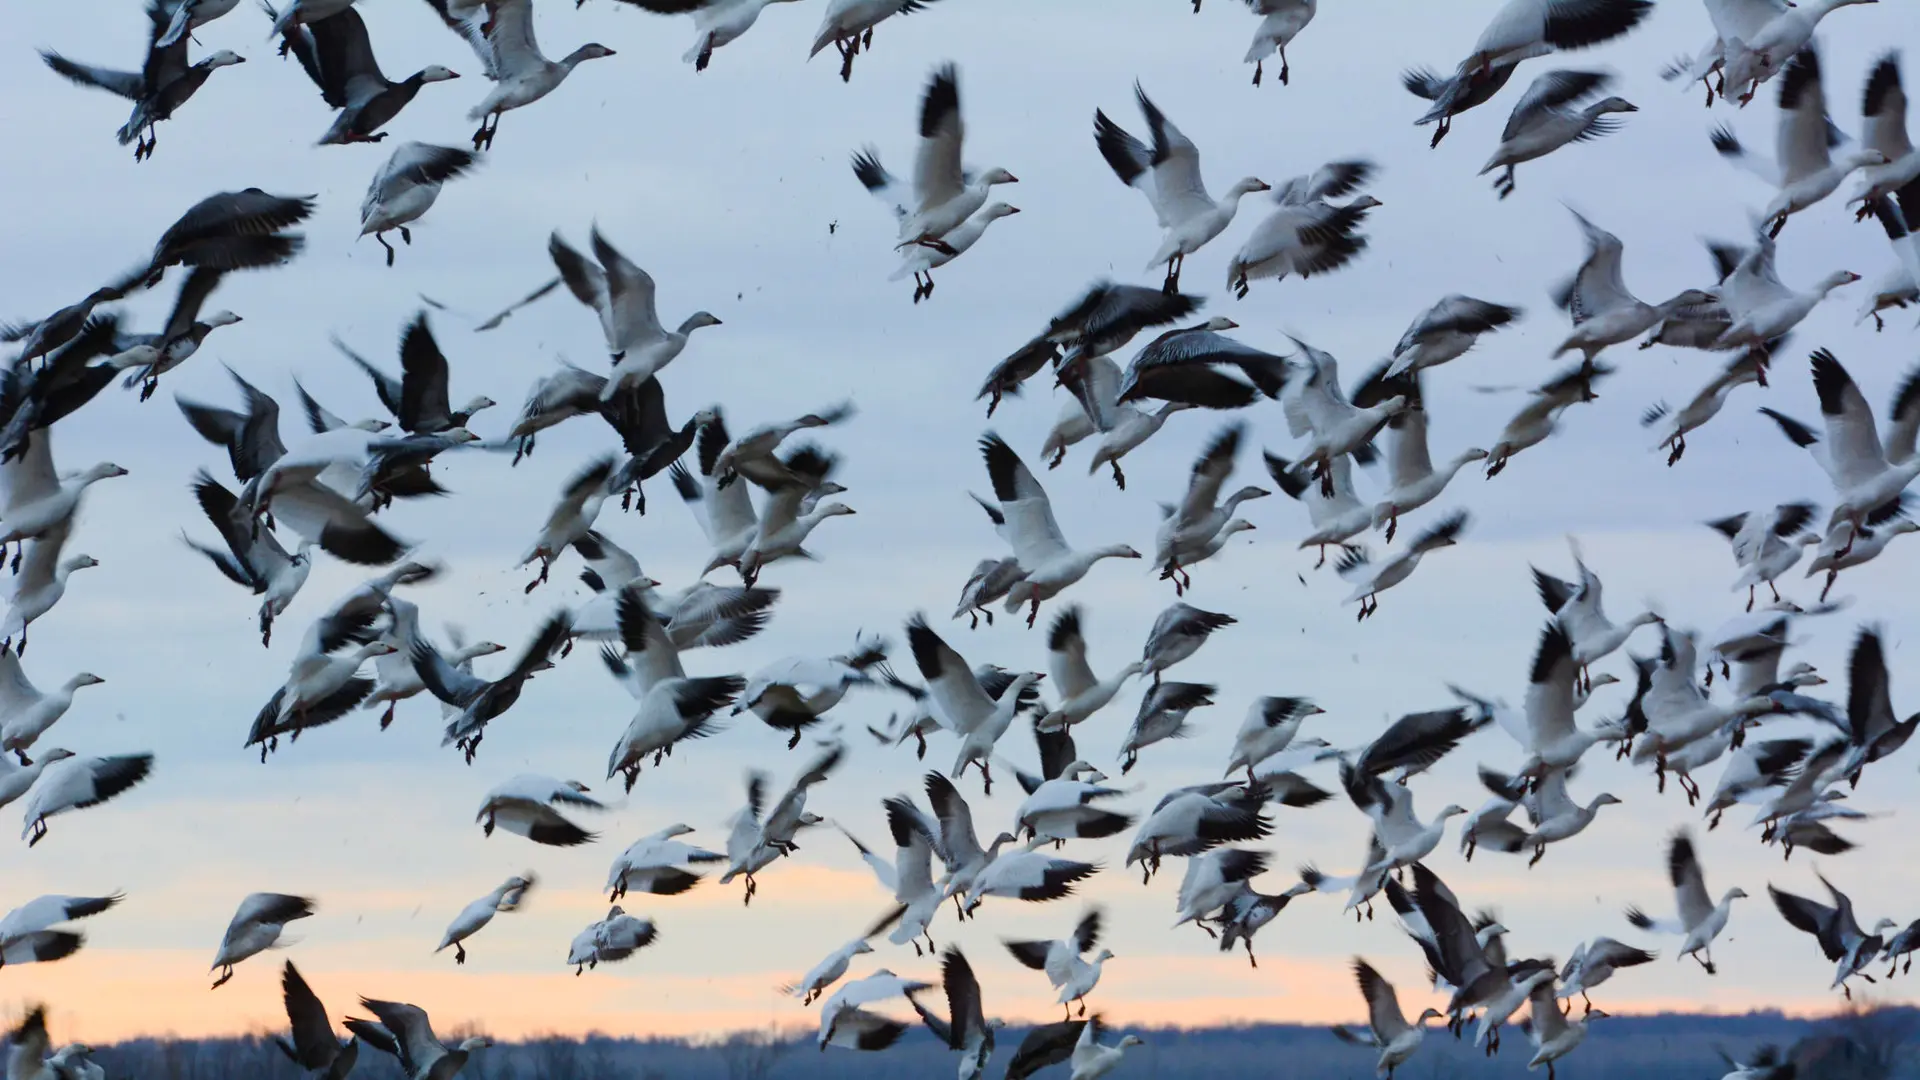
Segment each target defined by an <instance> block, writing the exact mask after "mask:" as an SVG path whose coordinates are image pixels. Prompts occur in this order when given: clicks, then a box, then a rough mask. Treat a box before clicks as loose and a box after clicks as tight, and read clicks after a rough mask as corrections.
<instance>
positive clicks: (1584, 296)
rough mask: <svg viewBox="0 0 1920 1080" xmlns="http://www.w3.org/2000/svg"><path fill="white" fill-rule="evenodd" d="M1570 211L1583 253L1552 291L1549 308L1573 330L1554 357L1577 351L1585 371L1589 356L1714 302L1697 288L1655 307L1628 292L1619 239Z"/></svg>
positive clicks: (1591, 363)
mask: <svg viewBox="0 0 1920 1080" xmlns="http://www.w3.org/2000/svg"><path fill="white" fill-rule="evenodd" d="M1569 213H1571V214H1573V220H1574V221H1576V222H1578V223H1579V225H1580V231H1581V233H1582V234H1583V235H1584V236H1585V238H1586V242H1587V252H1586V256H1585V258H1583V259H1582V260H1581V263H1580V269H1579V270H1578V271H1576V272H1575V273H1574V276H1573V277H1571V278H1569V279H1567V280H1566V281H1565V282H1563V283H1561V284H1560V285H1559V286H1558V287H1556V288H1555V289H1554V291H1553V302H1554V306H1556V307H1558V308H1560V309H1561V310H1563V311H1565V312H1566V313H1567V316H1568V318H1570V319H1571V320H1572V321H1573V332H1572V333H1571V334H1569V335H1567V338H1566V340H1564V341H1562V342H1561V343H1560V347H1559V348H1557V349H1555V350H1554V352H1553V355H1554V356H1556V357H1558V356H1563V355H1565V354H1567V353H1570V352H1579V353H1580V355H1581V357H1582V359H1583V360H1584V361H1585V363H1586V368H1592V366H1593V360H1594V357H1597V356H1599V355H1600V354H1601V353H1602V352H1605V351H1606V350H1607V348H1608V347H1609V346H1613V345H1619V344H1621V343H1623V342H1626V341H1631V340H1632V339H1634V338H1636V337H1638V336H1640V334H1642V333H1644V332H1645V331H1647V330H1649V329H1652V328H1653V327H1655V326H1657V325H1659V324H1660V323H1661V322H1662V321H1663V320H1665V319H1666V318H1667V317H1668V316H1669V315H1672V314H1673V313H1674V312H1676V311H1679V310H1680V309H1682V308H1683V307H1685V306H1687V305H1689V304H1696V303H1699V302H1701V301H1703V300H1711V299H1713V297H1712V296H1711V295H1710V294H1708V293H1705V292H1703V291H1701V290H1698V289H1689V290H1686V291H1684V292H1681V293H1679V294H1678V295H1676V296H1675V297H1673V299H1671V300H1668V301H1666V302H1665V303H1663V304H1659V305H1654V304H1648V303H1646V302H1645V301H1642V300H1640V299H1639V298H1638V297H1636V296H1634V295H1633V294H1632V293H1631V292H1628V291H1627V283H1626V279H1625V278H1624V277H1623V276H1622V275H1621V272H1620V264H1621V256H1622V253H1623V252H1624V251H1625V250H1626V246H1625V245H1624V244H1622V243H1621V242H1620V238H1619V237H1617V236H1615V235H1613V234H1612V233H1610V232H1608V231H1606V230H1605V229H1602V228H1600V227H1599V226H1598V225H1595V224H1594V223H1593V222H1591V221H1589V220H1587V218H1586V216H1585V215H1583V214H1581V213H1580V212H1579V211H1578V210H1571V209H1570V210H1569ZM1586 368H1583V370H1586Z"/></svg>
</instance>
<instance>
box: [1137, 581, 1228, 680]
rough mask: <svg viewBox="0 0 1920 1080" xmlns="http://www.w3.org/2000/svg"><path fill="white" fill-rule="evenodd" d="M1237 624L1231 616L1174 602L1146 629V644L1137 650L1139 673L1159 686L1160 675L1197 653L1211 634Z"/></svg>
mask: <svg viewBox="0 0 1920 1080" xmlns="http://www.w3.org/2000/svg"><path fill="white" fill-rule="evenodd" d="M1239 621H1240V620H1238V619H1236V618H1234V617H1233V616H1231V615H1224V614H1221V613H1219V612H1215V611H1203V610H1201V609H1200V608H1197V607H1194V606H1193V605H1191V604H1186V603H1180V602H1175V603H1174V604H1173V605H1172V606H1170V607H1168V608H1167V609H1166V610H1165V611H1162V612H1161V613H1160V614H1159V615H1157V616H1155V617H1154V620H1153V626H1152V627H1151V628H1149V629H1148V630H1147V642H1146V644H1145V645H1144V646H1142V647H1141V649H1140V662H1141V664H1142V667H1141V673H1142V674H1145V675H1151V676H1153V683H1154V685H1155V686H1158V685H1159V684H1160V674H1161V672H1164V671H1166V670H1167V669H1168V668H1170V667H1172V666H1173V665H1175V664H1177V663H1179V662H1180V661H1182V660H1185V659H1186V658H1187V657H1189V656H1192V655H1193V654H1194V653H1196V652H1199V651H1200V646H1202V645H1204V644H1206V641H1207V638H1209V637H1211V636H1212V635H1213V632H1214V631H1216V630H1221V629H1224V628H1226V627H1229V626H1232V625H1233V624H1235V623H1237V622H1239Z"/></svg>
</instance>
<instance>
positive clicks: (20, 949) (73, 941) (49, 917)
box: [0, 893, 125, 967]
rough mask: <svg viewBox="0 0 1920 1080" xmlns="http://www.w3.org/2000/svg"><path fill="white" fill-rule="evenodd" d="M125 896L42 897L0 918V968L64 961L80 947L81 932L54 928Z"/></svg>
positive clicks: (104, 908)
mask: <svg viewBox="0 0 1920 1080" xmlns="http://www.w3.org/2000/svg"><path fill="white" fill-rule="evenodd" d="M123 899H125V897H123V896H121V895H120V894H119V893H114V894H113V895H112V896H42V897H40V898H38V899H36V900H32V901H29V902H28V903H26V904H23V905H21V906H20V907H17V908H14V909H13V910H12V911H10V912H8V913H7V915H6V917H5V918H0V967H7V966H10V965H14V964H44V963H49V962H51V961H54V960H64V959H66V958H67V957H69V956H72V955H73V954H74V953H76V952H78V951H79V950H80V946H81V945H82V944H83V943H84V942H85V941H86V936H85V935H84V934H81V933H78V932H76V931H72V930H57V929H55V927H58V926H59V925H60V924H62V923H69V922H73V921H74V920H75V919H85V918H89V917H91V916H94V915H98V914H100V913H101V912H103V911H106V910H108V909H110V908H112V907H113V906H114V905H116V904H118V903H119V902H120V901H121V900H123Z"/></svg>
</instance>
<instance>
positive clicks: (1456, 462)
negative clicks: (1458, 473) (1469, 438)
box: [1453, 446, 1487, 470]
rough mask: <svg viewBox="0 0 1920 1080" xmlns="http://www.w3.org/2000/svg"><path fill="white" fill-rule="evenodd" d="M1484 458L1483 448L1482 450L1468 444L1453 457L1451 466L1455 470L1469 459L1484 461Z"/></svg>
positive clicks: (1485, 456) (1485, 453) (1485, 454)
mask: <svg viewBox="0 0 1920 1080" xmlns="http://www.w3.org/2000/svg"><path fill="white" fill-rule="evenodd" d="M1486 459H1487V452H1486V451H1485V450H1482V449H1480V448H1479V447H1477V446H1470V447H1468V448H1467V449H1465V450H1462V451H1460V453H1459V454H1457V455H1456V456H1455V457H1454V459H1453V467H1454V469H1455V470H1459V469H1460V468H1462V467H1464V466H1465V465H1466V464H1467V463H1468V462H1470V461H1485V460H1486Z"/></svg>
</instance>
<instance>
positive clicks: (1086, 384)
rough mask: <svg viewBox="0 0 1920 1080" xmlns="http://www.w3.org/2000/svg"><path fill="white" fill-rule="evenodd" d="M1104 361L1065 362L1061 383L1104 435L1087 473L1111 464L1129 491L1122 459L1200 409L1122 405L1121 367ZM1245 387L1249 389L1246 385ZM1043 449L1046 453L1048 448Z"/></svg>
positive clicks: (1118, 483)
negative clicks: (1177, 417)
mask: <svg viewBox="0 0 1920 1080" xmlns="http://www.w3.org/2000/svg"><path fill="white" fill-rule="evenodd" d="M1103 361H1104V358H1097V359H1087V358H1077V359H1074V360H1071V361H1068V362H1067V363H1065V364H1062V365H1061V367H1060V376H1059V385H1061V386H1064V387H1066V388H1067V389H1069V390H1071V391H1072V392H1073V396H1074V397H1075V398H1076V399H1077V400H1078V402H1079V405H1080V409H1081V411H1082V413H1083V415H1084V416H1085V417H1086V419H1087V421H1088V426H1089V427H1090V428H1091V429H1092V430H1091V431H1089V432H1087V434H1089V435H1092V434H1094V433H1096V432H1097V433H1098V434H1099V435H1100V445H1099V446H1096V447H1094V450H1093V456H1092V457H1091V458H1090V459H1089V460H1088V461H1087V475H1088V476H1092V475H1093V474H1094V473H1096V472H1099V471H1100V466H1102V465H1106V466H1109V467H1111V468H1112V470H1113V484H1114V486H1115V487H1117V488H1119V489H1120V490H1122V491H1125V490H1126V489H1127V476H1126V473H1124V472H1122V471H1121V470H1120V459H1121V458H1123V457H1126V456H1127V455H1128V454H1129V453H1131V452H1132V451H1134V450H1135V449H1137V448H1138V447H1139V446H1140V445H1141V444H1142V443H1144V442H1146V441H1147V440H1148V439H1151V438H1153V437H1154V436H1155V435H1157V434H1159V432H1160V429H1161V428H1162V427H1164V426H1166V423H1167V421H1168V420H1169V419H1170V418H1171V417H1172V416H1173V414H1174V413H1176V412H1180V411H1182V410H1184V409H1192V408H1197V407H1198V405H1197V403H1196V402H1192V401H1169V402H1166V403H1164V404H1162V405H1161V406H1160V407H1159V408H1157V409H1154V410H1153V411H1151V412H1149V411H1147V410H1146V409H1142V408H1138V407H1136V406H1133V405H1122V404H1120V403H1119V400H1118V398H1117V396H1116V394H1115V392H1114V384H1115V382H1116V381H1117V380H1116V379H1115V378H1114V377H1115V375H1116V374H1117V370H1116V369H1115V368H1114V367H1113V366H1112V365H1110V364H1107V363H1105V362H1103ZM1241 389H1242V391H1243V392H1244V391H1245V388H1244V387H1242V388H1241ZM1251 397H1252V395H1251V394H1250V393H1244V399H1243V400H1240V401H1236V402H1234V403H1233V404H1235V405H1240V404H1245V403H1246V400H1250V399H1251ZM1074 441H1076V442H1077V441H1078V440H1077V439H1076V440H1074ZM1055 446H1056V454H1055V459H1056V460H1058V458H1059V457H1060V456H1061V455H1062V454H1063V453H1064V450H1065V447H1064V446H1063V445H1060V444H1058V443H1056V444H1055ZM1042 452H1045V450H1044V448H1043V451H1042Z"/></svg>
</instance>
